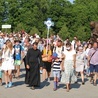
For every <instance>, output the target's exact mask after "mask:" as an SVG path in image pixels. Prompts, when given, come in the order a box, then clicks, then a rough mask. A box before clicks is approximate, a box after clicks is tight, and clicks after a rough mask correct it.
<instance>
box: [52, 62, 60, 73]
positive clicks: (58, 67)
mask: <svg viewBox="0 0 98 98" xmlns="http://www.w3.org/2000/svg"><path fill="white" fill-rule="evenodd" d="M60 64H61V62H60V61H54V62H53V71H60V70H61V68H60Z"/></svg>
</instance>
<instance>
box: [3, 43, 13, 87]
mask: <svg viewBox="0 0 98 98" xmlns="http://www.w3.org/2000/svg"><path fill="white" fill-rule="evenodd" d="M13 54H14V48H13V45H12V42H10V41H8V42H6V46H5V48H4V49H3V54H2V70H4V77H5V83H6V85H5V88H8V87H11V86H12V70H13V69H14V58H13ZM8 80H9V82H8ZM8 83H9V84H8Z"/></svg>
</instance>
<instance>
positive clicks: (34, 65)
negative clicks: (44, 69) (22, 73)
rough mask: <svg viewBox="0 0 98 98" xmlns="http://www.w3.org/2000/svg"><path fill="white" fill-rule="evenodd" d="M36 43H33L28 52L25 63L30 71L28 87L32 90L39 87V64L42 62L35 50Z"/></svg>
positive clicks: (39, 54) (38, 52) (38, 51)
mask: <svg viewBox="0 0 98 98" xmlns="http://www.w3.org/2000/svg"><path fill="white" fill-rule="evenodd" d="M37 45H38V43H36V42H34V43H33V45H32V48H31V49H29V50H28V52H27V57H26V63H27V66H26V67H27V69H29V70H30V77H29V78H30V79H29V87H30V88H31V89H32V90H34V89H35V87H38V86H40V63H41V62H42V58H41V52H40V50H38V49H37Z"/></svg>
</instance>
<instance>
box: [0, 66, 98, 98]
mask: <svg viewBox="0 0 98 98" xmlns="http://www.w3.org/2000/svg"><path fill="white" fill-rule="evenodd" d="M24 74H25V70H24V68H23V66H21V78H20V79H19V80H17V79H13V85H14V86H13V87H12V88H7V89H5V88H4V85H3V86H1V87H0V98H98V85H97V86H96V87H95V86H93V85H92V84H90V83H89V79H85V81H86V83H85V85H81V80H80V79H79V82H78V83H77V84H72V85H71V86H72V89H71V90H70V92H66V89H65V88H64V84H61V83H60V87H59V89H58V90H57V91H53V81H52V79H51V81H50V83H48V82H47V83H41V87H40V88H37V89H35V90H31V89H30V88H28V87H26V85H25V84H24ZM51 77H52V75H51ZM3 81H4V80H3Z"/></svg>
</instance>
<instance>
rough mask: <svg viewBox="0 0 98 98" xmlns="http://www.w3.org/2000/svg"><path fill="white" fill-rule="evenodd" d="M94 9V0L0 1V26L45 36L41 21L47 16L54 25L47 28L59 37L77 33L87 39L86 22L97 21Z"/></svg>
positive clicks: (82, 38) (95, 6)
mask: <svg viewBox="0 0 98 98" xmlns="http://www.w3.org/2000/svg"><path fill="white" fill-rule="evenodd" d="M97 9H98V0H75V1H74V3H70V2H69V0H0V27H1V25H2V24H11V25H12V28H11V30H12V31H15V32H17V31H20V30H25V31H26V32H27V33H30V34H34V33H35V32H36V33H39V34H40V35H42V36H46V33H45V32H46V25H45V24H44V21H46V20H47V18H51V19H52V21H53V22H54V26H53V27H52V30H50V31H52V32H54V33H55V34H57V33H58V34H59V35H60V37H62V38H63V39H65V38H66V37H69V38H70V39H71V38H73V36H77V37H78V38H79V39H80V40H87V39H88V38H89V37H90V35H91V34H90V33H91V30H90V26H89V24H90V22H91V21H98V11H97ZM0 29H2V28H0ZM33 31H34V32H33Z"/></svg>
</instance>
